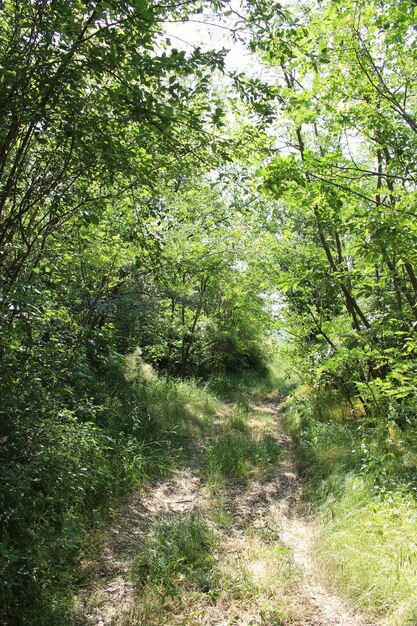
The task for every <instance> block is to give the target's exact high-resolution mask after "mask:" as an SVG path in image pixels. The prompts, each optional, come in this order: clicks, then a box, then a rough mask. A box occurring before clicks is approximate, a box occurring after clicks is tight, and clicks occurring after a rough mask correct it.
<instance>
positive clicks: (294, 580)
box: [78, 403, 375, 626]
mask: <svg viewBox="0 0 417 626" xmlns="http://www.w3.org/2000/svg"><path fill="white" fill-rule="evenodd" d="M265 424H268V427H269V428H271V427H272V428H273V432H274V437H275V439H276V441H277V442H278V444H279V445H280V446H281V447H282V448H283V449H284V450H285V454H284V458H283V459H282V460H281V461H280V462H279V463H277V464H275V466H274V467H273V469H272V471H271V472H270V474H269V475H268V478H267V479H266V480H265V477H262V476H254V477H253V478H250V480H248V481H246V482H245V484H233V483H232V484H228V485H226V487H225V489H223V490H221V491H219V492H217V493H213V492H210V491H209V490H207V488H206V486H205V485H204V484H203V483H202V481H201V478H200V473H199V459H198V458H197V459H196V458H193V459H191V461H190V467H187V466H185V467H183V468H182V469H181V470H178V471H177V472H175V473H174V474H173V475H172V477H171V478H170V479H169V480H166V481H159V482H158V481H155V482H152V483H151V484H150V485H149V487H148V490H147V493H146V494H142V495H135V496H133V497H131V499H130V500H129V501H128V502H127V503H126V505H125V506H124V507H122V508H121V510H120V511H119V512H118V513H117V514H116V515H115V518H114V521H113V524H112V527H111V530H110V532H109V538H108V543H107V545H106V547H105V548H104V549H103V551H102V553H101V555H100V557H99V559H98V560H97V561H96V562H94V563H87V564H86V569H87V570H88V568H90V570H91V572H90V574H89V576H90V578H91V579H92V580H94V581H95V583H94V585H93V586H91V585H89V587H88V589H87V590H86V592H85V593H84V594H81V595H80V597H79V600H78V602H79V607H78V611H79V614H80V615H82V618H81V620H80V623H81V624H86V625H87V624H88V626H122V625H123V626H148V624H152V626H154V625H155V624H157V625H158V626H165V625H168V624H169V625H170V626H171V625H172V626H177V625H178V626H179V625H183V624H184V625H185V624H186V625H190V626H194V625H195V626H197V625H200V624H201V625H205V626H232V625H233V626H284V625H285V626H308V625H310V626H375V623H373V624H371V622H369V621H365V620H364V619H363V618H361V617H360V616H358V615H355V614H353V613H352V612H351V611H349V610H348V609H347V607H346V606H345V605H344V604H343V602H342V601H341V600H340V599H339V598H338V597H336V596H335V595H333V594H332V593H330V592H329V591H328V590H326V588H325V587H324V586H323V584H322V582H321V581H320V577H319V576H318V574H317V572H316V570H315V566H314V560H313V553H314V523H313V520H311V518H309V517H308V515H306V513H305V510H304V507H303V503H302V484H301V481H300V478H299V476H298V475H297V472H296V465H295V462H294V459H293V452H292V446H291V442H290V440H289V438H288V437H287V436H286V435H285V434H284V433H283V432H282V430H281V428H280V425H279V407H278V406H277V405H275V404H273V403H264V404H262V405H261V406H258V407H254V409H253V411H252V414H251V419H250V420H249V426H250V428H251V432H254V433H255V436H257V435H256V433H257V432H258V431H259V432H263V431H262V429H263V428H264V427H265ZM216 436H218V435H216ZM208 445H209V444H208ZM199 456H200V455H198V457H199ZM219 507H220V508H219ZM195 508H199V509H201V510H203V511H204V512H205V513H207V515H209V516H211V518H212V519H217V518H215V516H214V513H213V511H217V517H218V513H219V510H220V509H221V512H222V515H223V516H226V517H227V522H225V524H224V525H223V527H222V524H221V523H220V525H219V523H218V522H216V523H217V526H218V528H217V531H216V532H217V536H218V540H219V549H218V554H217V556H216V560H217V562H218V569H219V572H220V574H221V579H222V580H223V583H222V587H223V589H222V591H221V592H219V593H218V594H217V595H216V597H215V598H213V597H209V596H207V595H206V596H204V595H203V594H201V593H200V594H196V593H191V592H190V591H189V590H187V589H184V598H183V600H182V602H180V603H179V604H178V603H177V605H175V603H174V604H173V605H172V608H171V609H170V613H169V614H168V615H167V616H166V618H165V617H159V618H155V617H154V618H153V621H152V620H151V621H148V620H149V619H150V618H149V617H148V618H147V617H143V615H142V617H140V615H141V613H140V611H138V609H137V607H138V603H139V604H140V602H141V601H142V598H140V597H137V596H135V591H134V588H133V586H132V583H131V582H130V579H129V571H130V567H131V562H132V555H134V554H136V553H137V550H138V545H140V542H141V540H142V538H143V536H144V533H145V532H146V531H147V529H149V528H150V527H151V526H152V524H153V523H154V522H156V521H157V520H158V519H160V518H161V517H164V518H165V517H167V516H169V515H185V514H187V513H189V512H191V511H192V510H193V509H195ZM155 620H156V621H155Z"/></svg>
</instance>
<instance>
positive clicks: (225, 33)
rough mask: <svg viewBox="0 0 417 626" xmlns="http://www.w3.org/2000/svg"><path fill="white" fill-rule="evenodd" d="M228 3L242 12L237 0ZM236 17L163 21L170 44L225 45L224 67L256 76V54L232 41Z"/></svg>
mask: <svg viewBox="0 0 417 626" xmlns="http://www.w3.org/2000/svg"><path fill="white" fill-rule="evenodd" d="M229 6H230V9H231V10H236V11H238V12H239V13H240V14H242V11H243V9H242V8H241V6H240V3H239V1H238V0H232V1H231V2H230V5H229ZM237 19H238V18H237V16H236V15H231V16H230V17H223V18H222V20H221V21H220V19H219V18H218V17H216V16H214V17H213V16H212V17H210V16H209V15H204V14H203V15H195V16H194V17H193V21H189V22H182V23H175V24H173V23H168V24H166V31H167V35H168V37H170V39H171V40H172V45H173V46H174V47H176V48H178V49H180V50H187V49H190V48H191V47H192V46H200V47H201V49H202V50H203V51H206V50H221V49H222V48H226V49H227V50H229V53H228V54H227V57H226V68H227V70H229V71H237V72H245V73H246V74H248V75H250V76H251V75H252V76H253V75H254V74H255V75H258V76H259V73H260V71H261V68H260V65H259V61H258V60H257V58H256V57H255V55H253V54H252V53H251V52H250V51H249V49H248V47H247V46H246V45H245V44H244V43H242V42H241V41H234V40H233V35H232V32H231V29H233V28H234V26H235V22H236V21H237ZM198 22H200V23H198ZM242 34H243V33H242ZM254 70H255V72H254Z"/></svg>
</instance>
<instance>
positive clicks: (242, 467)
mask: <svg viewBox="0 0 417 626" xmlns="http://www.w3.org/2000/svg"><path fill="white" fill-rule="evenodd" d="M281 454H282V450H281V447H280V446H279V445H278V443H277V442H276V439H275V437H274V436H273V435H272V434H271V433H269V432H267V431H264V432H263V433H261V434H260V435H259V436H258V437H254V436H253V435H252V434H250V433H247V432H244V431H241V430H231V431H230V432H228V433H226V434H224V435H223V436H222V437H220V439H219V440H218V441H217V442H216V443H214V444H213V445H212V447H211V448H209V449H208V450H207V451H206V452H205V455H204V459H203V467H202V472H203V476H204V478H205V480H206V482H207V483H208V484H209V485H216V484H219V485H222V484H226V483H227V482H229V481H236V482H242V481H245V480H247V479H248V478H249V477H250V476H254V475H257V476H265V475H266V474H267V470H268V468H270V467H271V465H273V464H275V463H276V462H277V461H278V460H279V459H280V458H281Z"/></svg>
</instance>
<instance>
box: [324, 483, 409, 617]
mask: <svg viewBox="0 0 417 626" xmlns="http://www.w3.org/2000/svg"><path fill="white" fill-rule="evenodd" d="M321 518H322V522H323V523H322V530H321V533H320V534H319V537H318V547H319V550H318V561H319V562H320V563H321V564H322V566H323V567H324V568H325V569H326V571H327V575H328V576H329V578H330V579H331V580H333V581H335V582H336V584H337V587H338V589H339V591H340V592H341V593H343V594H344V595H346V596H348V597H349V598H350V599H352V600H353V601H354V602H355V603H356V604H357V605H358V606H360V607H361V608H364V609H366V610H368V611H369V612H371V613H374V614H380V615H383V614H385V615H386V614H387V613H388V614H389V616H390V617H389V620H388V621H387V623H388V624H406V623H408V624H409V623H410V622H411V621H412V619H413V618H415V610H416V608H417V539H416V538H417V507H416V505H415V503H414V502H411V501H410V500H409V499H408V500H407V499H405V498H404V497H403V496H401V494H398V493H397V494H391V495H390V497H387V498H386V499H385V500H382V499H381V497H378V496H375V493H374V491H373V485H372V482H371V481H370V480H369V479H368V480H366V479H363V478H360V477H358V476H355V475H352V474H349V475H347V476H346V478H345V481H344V483H343V485H340V487H339V494H338V495H337V497H335V494H334V493H333V494H332V497H331V498H328V500H327V502H325V503H323V505H322V506H321Z"/></svg>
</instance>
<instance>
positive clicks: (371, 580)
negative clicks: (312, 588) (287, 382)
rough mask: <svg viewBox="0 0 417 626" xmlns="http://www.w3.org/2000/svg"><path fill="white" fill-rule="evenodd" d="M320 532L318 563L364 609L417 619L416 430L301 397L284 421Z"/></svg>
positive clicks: (386, 619) (393, 620) (336, 402)
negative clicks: (414, 478)
mask: <svg viewBox="0 0 417 626" xmlns="http://www.w3.org/2000/svg"><path fill="white" fill-rule="evenodd" d="M284 423H285V427H286V429H287V430H288V431H289V432H290V433H291V434H292V435H293V437H294V439H295V442H296V446H297V452H298V459H299V463H300V467H301V469H302V471H303V473H304V475H305V477H306V492H307V494H308V496H309V498H310V500H311V501H312V502H313V503H314V504H315V506H316V509H317V512H318V519H319V532H318V537H317V552H316V562H317V565H318V567H319V568H320V569H321V571H322V572H323V575H324V577H325V578H327V580H328V582H329V583H330V584H331V585H332V586H333V587H334V588H335V589H337V591H338V592H339V593H340V594H341V595H342V596H343V595H344V596H346V597H347V598H349V599H350V600H351V601H352V602H353V603H355V604H356V606H358V607H359V608H360V609H362V610H364V611H365V612H367V613H369V614H370V615H373V616H376V617H377V618H378V619H380V620H382V621H381V623H384V624H387V625H388V624H389V625H395V626H400V625H401V626H402V625H404V626H405V624H410V623H413V620H416V619H417V504H416V501H415V497H414V490H413V481H412V476H413V473H414V472H415V453H414V450H415V446H416V444H415V440H414V443H413V441H412V433H413V432H414V429H413V427H412V426H410V428H409V429H408V430H402V429H400V428H399V426H398V425H396V424H393V423H392V422H390V420H389V418H388V417H387V419H386V421H385V422H383V421H381V420H379V422H378V421H376V419H375V418H373V417H372V416H371V417H367V418H365V417H364V416H363V415H361V414H360V412H359V410H355V409H354V410H353V411H352V407H350V406H347V405H346V403H345V401H344V400H343V398H341V397H340V396H339V395H338V394H337V392H334V391H326V392H325V393H321V394H320V393H316V394H314V395H310V394H309V393H308V392H306V389H304V390H300V391H299V395H298V397H295V398H293V399H292V401H291V402H290V407H289V409H288V410H287V412H286V414H285V416H284Z"/></svg>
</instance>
